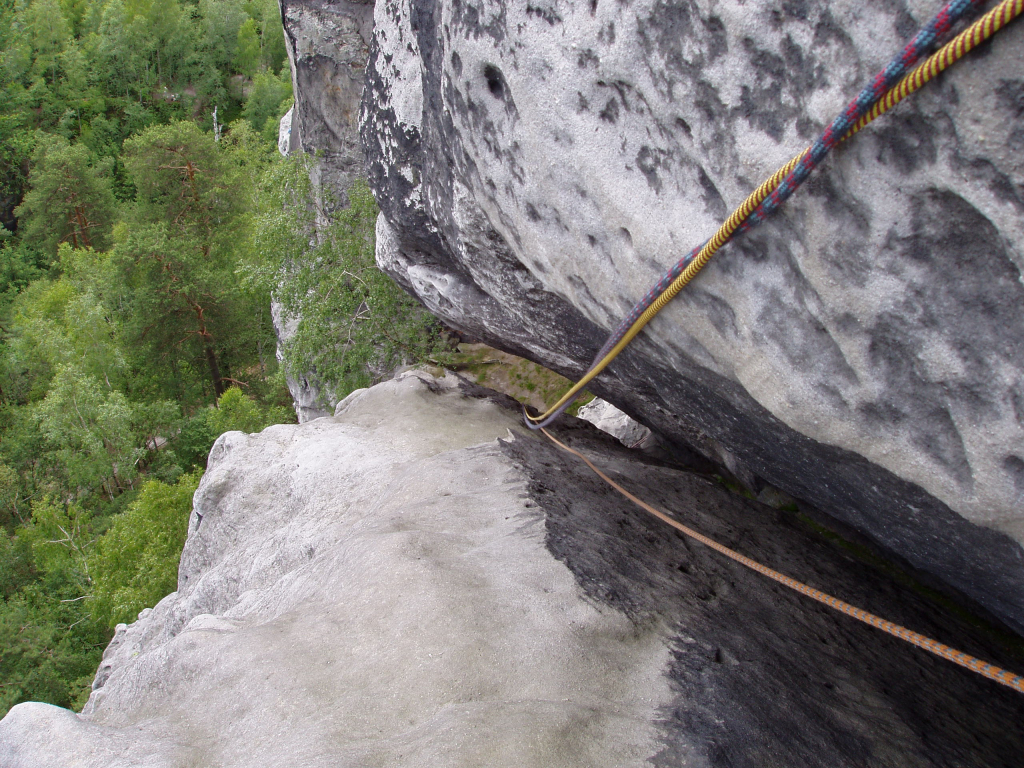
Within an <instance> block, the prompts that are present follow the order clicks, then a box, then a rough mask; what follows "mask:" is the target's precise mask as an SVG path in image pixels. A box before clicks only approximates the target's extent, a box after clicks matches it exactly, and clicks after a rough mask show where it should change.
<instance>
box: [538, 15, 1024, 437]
mask: <svg viewBox="0 0 1024 768" xmlns="http://www.w3.org/2000/svg"><path fill="white" fill-rule="evenodd" d="M1022 12H1024V0H1003V2H1001V3H1000V4H999V5H997V6H996V7H995V8H993V9H992V10H991V11H989V12H988V13H986V14H985V15H984V16H982V17H981V18H979V19H978V20H977V21H975V22H974V23H973V24H971V26H970V27H968V28H967V29H966V30H964V31H963V32H961V33H960V34H959V35H957V36H956V37H955V38H954V39H953V40H951V41H950V42H949V43H947V44H946V45H944V46H943V47H942V48H941V49H939V50H938V51H937V52H936V53H934V54H932V55H931V56H930V57H929V58H928V59H926V60H925V61H924V62H923V63H922V64H921V65H920V66H918V67H917V68H916V69H915V70H914V71H913V72H911V73H910V74H909V75H907V76H906V77H904V78H903V79H902V80H900V82H899V83H897V84H896V85H895V86H893V87H892V88H891V89H890V90H889V91H888V92H887V93H886V94H885V95H884V96H883V97H882V98H881V99H879V101H878V102H877V103H876V104H875V106H874V107H873V108H872V109H871V110H870V111H869V112H868V113H867V114H865V115H864V116H863V117H861V118H860V119H859V120H858V121H857V122H856V123H855V124H854V126H853V127H852V128H851V129H850V130H849V131H848V132H847V133H846V134H845V135H844V136H843V138H842V140H841V141H846V140H847V139H849V138H850V137H851V136H853V135H854V134H855V133H857V132H858V131H859V130H861V129H862V128H864V126H866V125H867V124H868V123H870V122H871V121H872V120H874V119H875V118H877V117H879V116H881V115H883V114H885V113H886V112H888V111H889V110H890V109H892V108H893V107H894V106H896V104H898V103H899V102H900V101H902V100H903V99H905V98H906V97H907V96H909V95H910V94H911V93H913V92H914V91H916V90H917V89H918V88H920V87H921V86H923V85H924V84H925V83H927V82H928V81H929V80H931V79H932V78H934V77H935V76H937V75H938V74H939V73H940V72H942V71H943V70H945V69H946V68H947V67H949V66H951V65H952V64H954V63H956V62H957V61H959V60H960V59H961V58H963V57H964V56H965V55H966V54H967V53H968V52H969V51H971V50H972V49H974V48H976V47H977V46H978V45H980V44H981V43H983V42H985V41H986V40H988V39H989V38H990V37H992V35H994V34H995V33H996V32H998V31H999V30H1000V29H1002V28H1003V27H1005V26H1006V25H1007V24H1008V23H1010V22H1011V21H1013V20H1014V19H1015V18H1017V17H1018V16H1019V15H1020V14H1021V13H1022ZM809 149H810V148H808V149H805V150H804V151H803V152H801V153H800V154H799V155H797V156H796V157H794V158H793V159H792V160H790V161H789V162H788V163H786V165H784V166H783V167H782V168H780V169H779V170H777V171H776V172H775V173H774V174H773V175H772V176H771V178H769V179H768V180H767V181H765V182H764V183H763V184H761V186H759V187H758V188H757V189H756V190H755V191H754V192H753V193H752V194H751V195H750V196H749V197H748V198H747V199H746V200H744V201H743V203H742V204H741V205H740V206H739V207H738V208H737V209H736V210H735V211H733V212H732V215H730V216H729V218H728V219H726V221H725V223H724V224H722V226H721V227H720V228H719V229H718V231H717V232H716V233H715V235H714V237H712V238H711V239H710V240H708V242H707V243H705V244H704V247H703V248H702V249H701V251H700V253H699V254H698V255H697V256H696V258H694V260H693V261H692V262H691V263H690V264H689V265H688V266H687V267H686V269H685V270H683V272H682V274H680V275H679V276H678V277H677V278H676V279H675V280H674V281H673V282H672V283H671V284H670V285H669V287H668V288H667V289H666V290H665V291H664V293H662V294H661V295H660V296H659V297H658V298H657V299H656V300H655V301H654V303H653V304H651V306H649V307H648V308H647V309H646V310H645V311H644V312H643V314H641V315H640V317H639V318H638V319H637V320H636V321H635V322H634V323H633V324H632V326H630V328H629V330H628V331H626V333H625V335H624V336H623V337H622V338H621V339H620V340H619V342H618V343H617V344H615V346H613V347H612V348H611V349H610V350H609V351H608V352H607V354H605V355H604V357H602V358H601V359H600V360H598V361H596V362H595V363H594V365H593V366H592V367H591V368H590V370H589V371H587V373H586V375H584V376H583V378H581V379H580V380H579V381H578V382H576V384H574V385H573V386H572V388H571V389H570V390H569V391H568V392H566V393H565V394H564V395H563V396H562V398H561V399H560V400H559V401H558V402H557V403H555V404H554V405H553V406H552V407H551V408H549V409H548V410H547V411H545V412H544V413H543V414H541V415H540V416H530V415H527V418H528V419H529V420H530V421H532V422H534V423H540V422H544V421H545V420H546V419H548V418H549V417H550V416H552V415H553V414H555V413H556V412H558V411H559V410H560V409H561V408H562V407H563V406H565V405H566V404H568V403H571V402H572V401H573V400H574V399H576V397H577V395H579V393H580V392H581V391H582V390H583V388H584V387H585V386H586V385H587V384H589V383H590V382H591V381H592V380H593V379H594V378H595V377H596V376H597V375H598V374H599V373H601V371H603V370H604V369H605V368H606V367H607V366H608V364H609V363H611V362H612V360H614V359H615V358H616V357H618V355H619V353H620V352H622V350H623V349H625V348H626V347H627V346H628V345H629V343H630V342H631V341H632V340H633V339H634V338H635V337H636V335H637V334H638V333H640V331H642V330H643V328H644V326H646V325H647V324H648V323H649V322H650V321H651V320H652V319H653V318H654V316H655V315H657V314H658V313H659V312H660V311H661V310H662V309H663V308H664V307H665V305H666V304H668V303H669V302H670V301H671V300H672V299H673V298H675V296H676V295H677V294H678V293H679V292H680V291H681V290H682V289H683V287H684V286H685V285H686V284H687V283H689V282H690V281H691V280H692V279H693V278H694V277H695V276H696V274H697V273H698V272H700V270H701V269H703V268H704V265H705V264H707V263H708V261H709V260H710V259H711V257H712V256H714V255H715V253H716V252H717V251H718V249H719V248H721V247H722V245H724V244H725V243H726V241H728V240H729V238H730V237H732V235H733V233H734V232H735V231H736V229H737V228H738V227H739V226H740V225H741V224H742V223H743V222H744V221H745V220H746V219H747V217H748V216H749V215H750V214H751V212H752V211H754V209H755V208H757V207H758V206H759V205H760V204H761V203H762V202H763V201H764V200H765V198H766V197H768V195H770V194H771V192H772V191H773V190H774V189H775V188H776V187H777V186H778V185H779V182H780V181H782V179H784V178H785V177H786V176H787V175H788V174H789V172H790V171H792V170H793V169H794V168H795V167H796V165H797V163H799V162H800V160H801V159H802V158H803V157H804V155H806V154H807V152H808V151H809Z"/></svg>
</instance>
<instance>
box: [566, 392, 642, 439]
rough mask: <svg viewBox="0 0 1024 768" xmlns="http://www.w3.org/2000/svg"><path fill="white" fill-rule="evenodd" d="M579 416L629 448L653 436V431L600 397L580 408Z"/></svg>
mask: <svg viewBox="0 0 1024 768" xmlns="http://www.w3.org/2000/svg"><path fill="white" fill-rule="evenodd" d="M578 415H579V417H580V418H581V419H583V420H584V421H589V422H590V423H591V424H593V425H594V426H595V427H597V428H598V429H600V430H601V431H602V432H607V433H608V434H609V435H611V436H612V437H614V438H615V439H617V440H618V441H619V442H620V443H622V444H623V445H624V446H626V447H627V448H632V447H634V446H637V445H639V444H640V443H642V442H643V441H644V440H646V439H647V438H648V437H650V436H651V430H649V429H648V428H647V427H645V426H644V425H643V424H641V423H639V422H638V421H636V420H635V419H632V418H630V417H629V416H627V415H626V414H625V413H623V412H622V411H620V410H619V409H618V408H616V407H615V406H614V405H612V404H611V403H606V402H605V401H604V400H602V399H601V398H599V397H596V398H594V399H593V400H591V401H590V402H589V403H587V404H586V405H584V406H583V407H582V408H580V410H579V412H578Z"/></svg>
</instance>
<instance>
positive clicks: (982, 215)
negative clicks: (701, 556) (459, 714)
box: [362, 0, 1024, 632]
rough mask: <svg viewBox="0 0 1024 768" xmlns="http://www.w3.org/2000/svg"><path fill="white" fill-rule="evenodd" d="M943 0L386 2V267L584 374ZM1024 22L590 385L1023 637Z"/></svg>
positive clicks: (379, 16)
mask: <svg viewBox="0 0 1024 768" xmlns="http://www.w3.org/2000/svg"><path fill="white" fill-rule="evenodd" d="M938 6H939V3H938V2H934V3H933V2H924V0H913V1H912V2H907V1H906V0H896V1H895V2H889V0H886V1H885V2H882V0H869V2H866V3H862V2H851V1H850V0H841V1H837V2H832V3H827V4H821V3H818V4H814V3H807V2H790V1H789V0H786V1H785V2H783V1H781V0H780V1H779V2H759V3H748V2H744V1H743V0H624V1H622V2H614V3H613V2H604V1H599V0H588V2H566V1H565V0H538V1H536V2H533V1H531V2H529V3H525V4H519V5H516V4H511V3H507V2H504V1H503V0H485V1H484V2H479V3H470V4H467V3H465V2H455V1H454V0H451V1H449V0H381V2H379V3H378V4H377V6H376V11H375V25H376V26H375V32H374V38H373V44H372V46H371V49H370V58H369V64H368V67H367V70H366V85H367V88H366V92H365V98H364V104H363V123H362V126H363V127H362V132H363V140H364V146H365V149H366V152H367V159H368V163H369V169H370V177H371V186H372V187H373V188H374V190H375V193H376V194H377V197H378V200H379V202H380V205H381V208H382V216H381V218H380V221H379V223H378V243H377V247H378V251H377V257H378V262H379V263H380V264H381V266H382V267H383V268H384V269H385V270H386V271H388V272H389V273H390V274H392V275H393V276H394V277H395V278H396V279H397V280H398V281H400V282H401V283H402V284H403V285H404V286H405V287H406V288H407V289H408V290H410V291H411V292H413V293H414V294H416V295H417V296H419V297H420V299H421V300H422V301H423V302H424V303H425V304H426V305H427V306H428V307H429V308H430V309H431V310H432V311H433V312H435V313H436V314H438V315H439V316H440V317H442V318H443V319H444V321H445V322H446V323H447V324H449V325H451V326H452V327H455V328H458V329H460V330H463V331H465V332H467V333H469V334H471V335H472V336H475V337H477V338H480V339H482V340H483V341H485V342H486V343H488V344H490V345H492V346H497V347H500V348H503V349H505V350H508V351H510V352H514V353H516V354H519V355H523V356H526V357H529V358H530V359H533V360H535V361H538V362H541V363H543V364H545V365H547V366H549V367H552V368H554V369H555V370H557V371H559V372H560V373H563V374H565V375H568V376H572V377H577V376H579V375H580V374H581V373H582V372H583V370H584V369H585V368H586V367H587V365H588V364H589V361H590V359H591V357H592V355H593V354H594V352H595V351H596V350H597V348H598V347H599V346H600V345H601V343H602V342H603V340H604V338H605V337H606V335H607V333H608V331H609V330H610V329H611V328H613V327H614V326H615V325H616V324H617V323H618V321H619V319H620V318H621V317H622V316H623V315H624V314H625V313H626V312H627V311H628V309H629V307H630V306H631V305H632V304H633V302H634V301H635V300H637V299H638V298H639V297H640V296H642V295H643V294H644V292H646V291H647V289H648V287H649V286H650V285H651V284H652V283H653V282H654V281H655V280H656V279H657V278H658V276H660V274H661V273H662V272H663V271H664V269H665V268H666V267H667V266H668V265H670V264H671V263H673V262H675V261H676V260H677V259H678V258H679V257H680V256H682V255H683V254H685V253H686V252H687V251H689V249H690V248H692V247H693V246H694V245H696V244H699V243H700V242H701V241H703V240H704V239H705V238H707V237H708V236H710V235H711V234H712V233H713V232H714V231H715V229H716V227H717V226H718V224H719V223H720V221H721V220H722V219H723V218H724V216H725V215H726V214H727V212H728V211H729V210H730V209H731V208H732V207H733V206H735V205H737V204H739V202H740V201H742V200H743V198H744V197H745V196H746V195H747V194H748V193H749V192H750V191H751V190H752V189H753V188H754V187H755V186H756V185H757V184H758V183H759V182H760V181H761V180H762V179H763V178H766V177H767V176H769V175H770V174H771V173H772V172H773V171H774V170H775V169H776V168H777V167H779V166H781V165H782V164H783V163H785V162H786V161H787V160H788V159H789V158H790V157H792V156H793V155H795V154H796V153H797V152H799V151H800V150H801V149H802V148H803V147H805V146H806V145H807V143H809V141H810V140H811V139H812V138H813V136H814V135H815V134H816V132H818V131H819V130H821V129H822V128H823V126H824V125H825V124H826V123H827V121H828V120H830V119H831V118H832V116H833V115H834V114H835V113H837V112H838V111H839V110H840V109H841V108H842V107H843V106H844V105H845V103H846V102H847V100H848V99H849V98H851V97H852V96H853V95H854V94H855V93H856V92H857V91H858V90H859V88H860V87H861V85H862V84H863V83H865V82H866V81H867V80H868V79H869V78H870V77H871V76H873V75H874V73H875V72H876V71H878V70H879V69H880V68H881V67H882V66H883V65H884V64H885V63H886V62H887V61H888V60H889V58H890V57H891V56H892V55H893V54H894V53H895V52H896V51H898V50H899V49H900V47H901V45H902V43H903V41H904V40H905V39H906V38H907V37H908V36H909V35H911V34H912V33H913V32H914V31H915V30H916V28H918V27H919V26H920V25H921V24H922V23H924V22H926V21H927V19H928V18H929V17H930V15H931V14H933V13H934V12H935V11H936V10H937V8H938ZM1022 44H1024V23H1017V24H1015V25H1013V26H1011V27H1010V28H1008V29H1007V30H1006V31H1005V32H1003V33H1001V34H1000V35H999V36H997V38H996V39H995V40H994V41H993V42H992V43H991V44H990V45H989V46H988V47H987V48H986V49H985V50H984V51H982V52H979V53H978V54H976V55H972V56H971V57H969V59H968V60H966V61H964V62H962V63H961V64H958V65H957V66H956V67H955V68H954V69H953V70H951V71H949V72H947V73H946V74H944V75H943V76H942V77H941V78H939V79H938V80H937V81H935V82H933V83H931V84H929V85H928V86H927V87H926V88H925V89H923V90H922V91H920V92H919V93H918V94H917V95H915V96H914V97H913V98H912V99H911V100H909V101H908V102H905V103H904V104H902V105H900V106H899V107H898V108H897V109H896V110H895V111H894V113H892V114H890V115H888V116H886V117H884V118H883V119H881V120H880V121H878V122H877V123H876V124H874V125H872V126H871V127H870V128H869V129H868V130H866V131H864V132H862V133H861V134H860V135H858V136H857V137H856V138H855V139H854V140H853V141H851V142H849V143H848V145H846V146H844V147H842V148H841V149H840V150H838V151H837V152H835V153H833V155H832V156H831V158H830V159H829V160H828V162H827V163H826V167H824V168H823V169H822V170H821V171H820V172H818V173H816V175H815V176H814V177H813V178H812V179H811V180H810V181H809V182H808V183H807V184H806V185H805V187H804V188H803V189H801V190H800V192H798V194H797V195H796V196H795V197H794V198H793V199H791V201H790V202H789V203H787V205H786V206H785V207H784V210H782V211H781V212H780V213H779V214H777V215H776V216H775V217H774V218H773V220H771V221H770V222H768V223H767V224H765V225H762V226H761V227H760V228H759V229H758V230H756V231H754V232H751V233H749V234H748V235H747V236H745V237H743V238H742V240H739V241H737V242H736V243H734V244H731V245H729V246H728V247H727V248H726V249H725V250H724V251H723V252H722V253H721V254H720V255H718V256H716V257H715V259H714V260H713V261H712V263H711V264H710V265H709V266H708V267H707V268H706V269H705V270H704V272H703V273H702V274H701V276H700V277H699V278H698V279H697V280H696V281H695V282H694V283H693V284H692V285H691V286H689V287H687V289H686V290H685V291H684V292H683V294H682V295H681V296H680V297H678V298H677V299H676V300H675V301H674V302H673V303H672V304H671V305H670V306H669V307H668V309H667V310H666V311H665V312H664V313H662V315H661V316H659V318H658V319H656V320H655V322H653V323H652V324H651V325H650V326H649V327H648V329H647V331H646V332H645V333H644V334H642V336H641V338H639V339H638V340H637V341H636V342H635V343H634V344H633V346H632V347H631V348H630V349H629V350H627V352H626V353H625V354H624V355H623V356H622V357H621V358H620V359H619V360H618V361H617V362H616V363H614V364H613V365H612V366H611V368H610V370H609V372H608V373H607V374H605V375H604V376H602V377H601V379H599V381H598V382H597V383H596V384H595V385H593V386H592V387H591V390H592V391H594V392H595V393H596V394H598V395H599V396H600V397H602V398H603V399H605V400H607V401H609V402H611V403H613V404H615V405H616V406H618V407H619V408H621V409H622V410H624V411H625V412H626V413H628V414H629V415H630V416H632V417H634V418H636V419H637V420H638V421H640V422H641V423H644V424H646V425H648V426H650V427H653V428H654V429H655V430H656V431H657V432H658V433H659V434H660V435H663V436H665V437H667V438H669V439H670V440H672V441H675V442H676V443H677V444H678V445H681V446H688V447H692V448H695V449H696V450H698V451H699V452H700V453H702V454H704V455H705V456H707V457H710V458H713V459H715V460H717V461H721V462H722V463H725V464H727V465H728V466H729V467H730V471H731V472H732V474H733V475H734V476H736V477H738V478H741V479H744V482H747V483H748V484H749V485H751V486H752V488H751V490H753V491H754V492H755V493H756V492H757V491H758V490H759V487H760V485H761V484H762V483H769V484H771V485H772V486H774V487H776V488H778V489H780V490H782V491H784V492H785V493H787V494H790V495H791V496H794V497H796V498H799V499H801V500H803V501H804V502H805V503H809V504H811V505H813V506H815V507H817V508H818V509H820V510H822V511H823V512H824V513H827V514H828V515H831V516H833V517H834V518H835V519H837V520H839V521H842V522H843V523H845V524H848V525H849V526H851V527H853V528H855V529H857V530H859V531H860V532H861V533H863V534H864V535H866V536H867V537H869V538H870V539H871V540H873V541H874V542H876V543H877V544H879V545H881V546H882V547H883V548H885V549H886V550H887V551H889V552H890V553H893V554H894V555H895V556H896V557H897V558H900V559H902V560H903V561H905V562H907V563H909V564H910V565H911V566H913V567H914V568H916V569H919V570H921V571H923V572H924V573H926V574H930V576H931V577H933V578H934V579H937V580H938V581H939V582H942V583H944V584H945V585H947V586H951V587H952V589H953V590H954V591H959V592H960V593H962V594H965V595H967V596H969V598H970V599H972V600H974V601H977V603H980V604H981V605H983V606H985V608H987V609H988V610H989V611H991V612H992V613H994V614H996V615H998V616H999V617H1000V618H1001V619H1002V620H1004V621H1006V622H1007V623H1009V624H1010V625H1011V626H1013V627H1014V628H1015V629H1016V630H1017V631H1018V632H1024V552H1022V548H1021V542H1022V541H1024V284H1022V282H1021V268H1022V267H1024V216H1022V213H1024V152H1022V149H1024V129H1022V128H1021V127H1020V125H1021V124H1020V117H1021V115H1022V114H1024V112H1022V109H1024V57H1021V56H1020V53H1019V52H1020V50H1021V46H1022Z"/></svg>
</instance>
